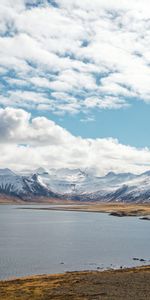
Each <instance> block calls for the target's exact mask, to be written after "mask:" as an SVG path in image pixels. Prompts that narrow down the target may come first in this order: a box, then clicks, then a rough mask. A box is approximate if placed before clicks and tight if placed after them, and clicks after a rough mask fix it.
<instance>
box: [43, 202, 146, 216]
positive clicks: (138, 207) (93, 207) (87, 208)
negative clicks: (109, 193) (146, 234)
mask: <svg viewBox="0 0 150 300" xmlns="http://www.w3.org/2000/svg"><path fill="white" fill-rule="evenodd" d="M38 209H46V210H61V211H82V212H97V213H102V212H107V213H110V214H114V215H115V214H116V215H118V216H147V215H150V203H144V204H130V203H129V204H128V203H86V204H83V205H82V203H80V204H78V205H75V206H67V205H66V206H65V207H61V206H59V205H58V206H57V207H50V208H38Z"/></svg>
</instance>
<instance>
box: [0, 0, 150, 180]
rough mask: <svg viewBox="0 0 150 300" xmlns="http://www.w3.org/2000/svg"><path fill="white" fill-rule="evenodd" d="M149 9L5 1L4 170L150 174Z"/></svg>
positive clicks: (1, 56)
mask: <svg viewBox="0 0 150 300" xmlns="http://www.w3.org/2000/svg"><path fill="white" fill-rule="evenodd" d="M149 5H150V4H149V1H148V0H138V1H136V0H132V1H126V0H122V1H121V2H120V0H109V1H107V0H105V1H104V0H93V1H90V0H84V1H79V0H76V1H73V0H55V1H48V0H34V1H30V0H28V1H27V0H17V1H15V3H14V1H13V0H2V1H1V3H0V116H1V119H0V137H1V145H2V153H0V156H1V157H2V158H1V161H0V163H1V165H3V166H5V165H7V166H10V167H13V168H15V167H16V168H20V169H21V168H26V167H32V168H34V167H38V166H44V167H50V166H53V167H56V168H58V167H72V168H74V167H83V168H87V167H89V168H95V169H96V170H97V172H99V173H101V174H103V173H106V172H107V171H116V172H118V171H133V172H142V171H144V170H147V169H149V168H150V165H149V164H150V150H149V148H150V139H149V130H150V121H149V115H150V79H149V78H150V68H149V65H150V48H149V45H150V22H149V10H148V7H149ZM143 33H144V34H143ZM10 149H11V151H12V149H14V152H13V151H12V154H10ZM6 150H7V151H6ZM4 153H5V154H6V153H7V155H4ZM13 153H17V154H16V155H17V156H16V159H14V158H13V157H12V155H13ZM33 153H34V154H33ZM35 153H36V154H35ZM60 153H61V154H62V157H59V154H60ZM31 155H33V156H34V160H33V161H32V162H31V160H30V156H31ZM17 158H18V159H17ZM83 158H84V159H83ZM18 160H19V162H18ZM97 160H100V161H103V164H99V165H98V164H97ZM49 165H50V166H49Z"/></svg>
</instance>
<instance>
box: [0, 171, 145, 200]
mask: <svg viewBox="0 0 150 300" xmlns="http://www.w3.org/2000/svg"><path fill="white" fill-rule="evenodd" d="M0 193H5V194H9V195H15V196H17V197H20V198H26V199H32V198H33V197H35V196H45V197H53V198H55V197H60V198H67V199H74V200H81V201H84V200H93V201H94V200H97V201H98V200H99V201H126V202H131V201H136V202H139V201H142V202H144V201H150V172H145V173H143V174H141V175H135V174H132V173H120V174H116V173H114V172H109V173H108V174H107V175H106V176H103V177H98V176H96V175H94V173H93V172H90V170H81V169H67V168H65V169H58V170H55V169H43V168H39V169H37V170H34V171H29V170H27V171H22V172H20V173H14V172H12V171H11V170H9V169H0Z"/></svg>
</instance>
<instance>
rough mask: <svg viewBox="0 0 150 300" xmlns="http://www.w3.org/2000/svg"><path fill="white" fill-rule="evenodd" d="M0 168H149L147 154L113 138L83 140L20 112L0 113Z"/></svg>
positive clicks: (99, 171)
mask: <svg viewBox="0 0 150 300" xmlns="http://www.w3.org/2000/svg"><path fill="white" fill-rule="evenodd" d="M0 136H1V140H0V142H1V144H0V146H1V147H0V165H1V167H6V166H7V167H9V168H13V169H17V170H21V169H24V168H30V169H34V168H37V167H46V168H62V167H68V168H78V167H79V168H92V169H95V170H96V171H97V174H99V175H103V174H105V173H107V172H109V171H110V170H112V171H116V172H126V171H127V172H129V171H131V172H136V173H140V172H142V171H145V170H148V169H149V167H150V163H149V161H150V150H149V149H147V148H143V149H137V148H134V147H131V146H126V145H123V144H120V143H119V141H118V140H116V139H112V138H98V139H90V138H86V139H85V138H82V137H79V136H74V135H72V134H71V133H70V132H68V131H67V130H66V129H64V128H62V127H61V126H59V125H57V124H56V123H54V122H53V121H51V120H49V119H47V118H45V117H36V118H33V117H32V116H31V115H30V114H29V113H28V112H26V111H25V110H23V109H14V108H9V107H8V108H6V109H1V110H0Z"/></svg>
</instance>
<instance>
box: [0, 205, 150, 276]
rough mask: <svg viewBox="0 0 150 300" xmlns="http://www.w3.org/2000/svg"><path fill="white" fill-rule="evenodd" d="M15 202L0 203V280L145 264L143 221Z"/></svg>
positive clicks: (148, 248) (147, 228) (149, 227)
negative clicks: (30, 207)
mask: <svg viewBox="0 0 150 300" xmlns="http://www.w3.org/2000/svg"><path fill="white" fill-rule="evenodd" d="M19 207H20V208H21V207H22V206H18V205H17V206H14V205H1V206H0V279H3V278H10V277H19V276H26V275H31V274H46V273H58V272H64V271H72V270H89V269H97V268H109V267H120V266H132V265H140V264H143V262H141V263H140V262H139V261H133V257H138V258H144V259H146V260H147V263H149V262H148V260H149V259H150V238H149V234H150V222H148V221H144V220H139V218H137V217H123V218H118V217H114V216H109V215H107V214H105V213H104V214H103V213H90V212H88V213H87V212H72V211H68V212H65V211H50V210H49V211H48V210H47V211H46V210H34V209H31V210H28V209H27V210H26V209H18V208H19ZM36 207H40V205H37V206H36ZM44 207H45V206H44Z"/></svg>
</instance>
